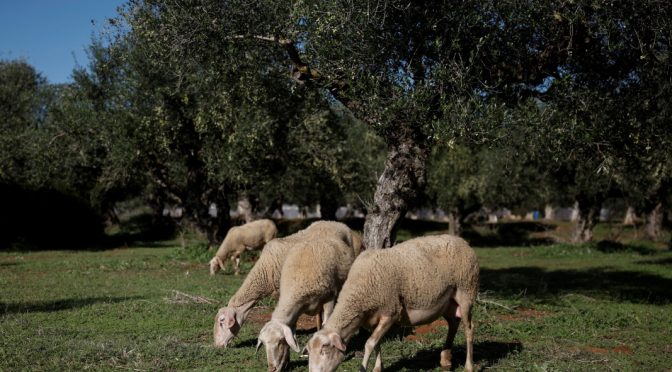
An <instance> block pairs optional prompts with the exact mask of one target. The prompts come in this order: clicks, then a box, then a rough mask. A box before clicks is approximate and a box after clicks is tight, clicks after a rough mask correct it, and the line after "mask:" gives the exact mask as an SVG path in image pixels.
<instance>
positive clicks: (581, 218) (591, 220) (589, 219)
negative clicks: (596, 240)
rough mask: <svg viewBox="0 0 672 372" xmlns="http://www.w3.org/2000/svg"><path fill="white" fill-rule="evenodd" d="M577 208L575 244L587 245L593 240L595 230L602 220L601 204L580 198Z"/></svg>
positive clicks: (573, 238)
mask: <svg viewBox="0 0 672 372" xmlns="http://www.w3.org/2000/svg"><path fill="white" fill-rule="evenodd" d="M575 206H576V207H577V210H578V216H577V220H576V225H575V227H574V234H573V236H572V242H573V243H586V242H589V241H591V240H593V228H594V227H595V225H596V224H597V221H598V219H599V218H600V207H601V203H600V202H597V201H595V200H590V199H588V198H579V199H578V200H577V201H576V204H575Z"/></svg>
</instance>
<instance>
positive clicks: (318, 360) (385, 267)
mask: <svg viewBox="0 0 672 372" xmlns="http://www.w3.org/2000/svg"><path fill="white" fill-rule="evenodd" d="M478 281H479V266H478V260H477V259H476V254H475V253H474V251H473V249H471V247H469V245H468V244H467V242H465V241H464V240H462V239H460V238H458V237H454V236H451V235H438V236H428V237H422V238H416V239H412V240H409V241H407V242H404V243H401V244H399V245H396V246H394V247H392V248H389V249H379V250H370V251H365V252H363V253H362V254H361V255H360V256H359V257H358V258H357V260H355V262H354V264H353V265H352V268H351V270H350V273H349V274H348V279H347V280H346V282H345V284H344V285H343V289H342V290H341V293H340V295H339V297H338V300H337V303H336V307H335V309H334V310H333V312H332V314H331V316H330V317H329V319H328V320H327V321H326V323H325V324H324V328H323V329H322V330H320V331H318V332H317V333H315V334H314V335H313V336H312V338H311V339H310V340H309V341H308V344H307V345H306V350H305V351H307V352H308V355H309V361H308V366H309V370H310V371H334V370H335V369H336V367H337V366H338V365H339V364H340V363H341V362H342V361H343V358H344V357H345V350H346V346H345V345H346V344H347V343H348V341H349V340H350V338H351V337H352V336H353V335H354V334H355V333H356V332H357V330H358V329H359V328H360V327H361V326H365V327H367V328H370V329H373V332H372V334H371V336H370V337H369V339H368V340H367V341H366V344H365V348H364V359H363V361H362V366H361V368H360V370H364V371H365V370H366V366H367V364H368V360H369V357H370V356H371V353H372V352H373V351H375V352H376V364H375V367H374V371H380V370H382V359H381V355H380V340H381V339H382V337H383V336H384V335H385V333H386V332H387V331H388V330H389V329H390V328H391V327H392V325H394V324H397V323H398V324H402V325H420V324H426V323H429V322H431V321H433V320H434V319H436V318H438V317H440V316H443V317H444V318H446V320H447V321H448V327H449V330H448V336H447V338H446V341H445V343H444V347H443V350H442V351H441V360H440V363H441V367H443V368H450V367H451V357H452V354H451V348H452V345H453V340H454V338H455V333H456V332H457V328H458V325H459V323H460V318H464V332H465V335H466V340H467V358H466V362H465V365H464V368H465V370H467V371H473V338H474V336H473V323H472V317H471V310H472V305H473V304H474V303H475V301H476V295H477V293H478Z"/></svg>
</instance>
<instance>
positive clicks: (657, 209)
mask: <svg viewBox="0 0 672 372" xmlns="http://www.w3.org/2000/svg"><path fill="white" fill-rule="evenodd" d="M646 219H647V223H646V235H647V236H648V237H649V239H651V240H653V241H657V240H658V239H659V238H660V233H661V231H662V228H663V204H662V203H657V204H656V205H655V206H654V207H653V209H651V210H650V211H649V212H648V213H647V216H646Z"/></svg>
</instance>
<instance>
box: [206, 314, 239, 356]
mask: <svg viewBox="0 0 672 372" xmlns="http://www.w3.org/2000/svg"><path fill="white" fill-rule="evenodd" d="M239 330H240V324H239V322H238V320H237V319H236V309H234V308H230V307H223V308H221V309H219V311H218V312H217V315H215V327H214V331H213V336H214V339H215V346H216V347H227V346H228V344H229V342H231V340H233V338H234V337H236V335H237V334H238V331H239Z"/></svg>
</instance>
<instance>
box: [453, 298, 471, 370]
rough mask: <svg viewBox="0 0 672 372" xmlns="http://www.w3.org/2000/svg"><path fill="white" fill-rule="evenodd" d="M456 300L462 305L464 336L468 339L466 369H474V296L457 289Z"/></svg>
mask: <svg viewBox="0 0 672 372" xmlns="http://www.w3.org/2000/svg"><path fill="white" fill-rule="evenodd" d="M455 300H456V301H457V303H458V304H459V306H460V312H461V313H462V318H463V320H464V322H463V324H464V336H465V338H466V339H467V359H466V361H465V362H464V370H465V371H467V372H472V371H473V370H474V324H473V321H472V318H471V306H472V298H471V297H470V296H469V295H468V294H467V293H465V292H462V291H460V290H459V289H458V290H457V293H456V295H455Z"/></svg>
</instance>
